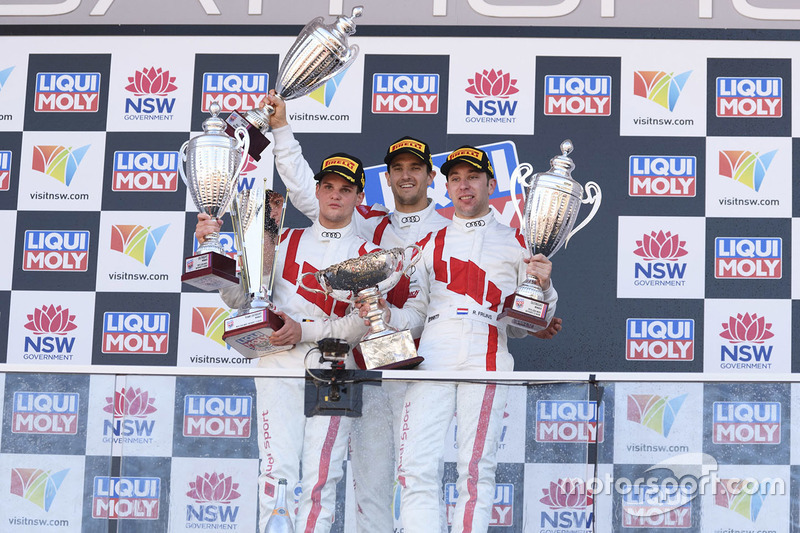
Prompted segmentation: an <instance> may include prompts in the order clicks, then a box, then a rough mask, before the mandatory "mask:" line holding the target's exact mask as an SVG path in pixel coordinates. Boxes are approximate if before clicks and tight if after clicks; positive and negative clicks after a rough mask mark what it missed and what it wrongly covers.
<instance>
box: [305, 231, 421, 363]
mask: <svg viewBox="0 0 800 533" xmlns="http://www.w3.org/2000/svg"><path fill="white" fill-rule="evenodd" d="M409 248H410V249H412V250H416V251H417V253H416V254H415V255H414V258H413V259H412V260H411V261H410V262H409V263H408V265H406V266H405V268H404V267H403V264H404V262H405V251H406V250H408V249H409ZM419 252H420V249H419V246H417V245H412V246H408V247H406V248H392V249H390V250H378V251H375V252H372V253H369V254H365V255H362V256H359V257H354V258H352V259H347V260H346V261H342V262H341V263H337V264H335V265H332V266H330V267H328V268H326V269H323V270H320V271H318V272H307V273H306V274H304V275H303V276H301V277H300V285H301V286H302V287H303V288H304V289H306V290H308V291H311V292H316V293H321V294H325V295H326V296H330V297H332V298H334V299H336V300H339V301H341V302H347V303H349V304H354V303H355V302H356V301H357V300H361V301H364V302H366V303H367V304H369V311H368V312H367V316H366V319H367V320H369V323H370V325H369V331H368V332H367V333H366V334H365V335H364V336H363V337H362V339H361V342H360V343H359V345H358V347H359V349H360V351H361V357H362V359H363V367H364V369H366V370H388V369H394V368H396V369H406V368H414V367H415V366H417V365H419V364H420V363H421V362H422V361H423V358H422V357H421V356H419V355H417V350H416V347H415V346H414V338H413V337H412V336H411V332H410V331H408V330H404V331H398V330H396V329H395V328H393V327H391V326H389V325H388V324H386V322H385V321H384V320H383V315H384V311H383V310H382V309H380V308H379V307H378V300H379V299H380V298H381V296H382V295H383V294H386V293H387V292H389V291H390V290H392V289H393V288H394V286H395V285H397V284H398V283H399V282H400V280H401V279H402V277H403V276H404V275H406V273H407V272H408V270H410V269H411V267H413V266H414V264H415V263H416V262H417V261H419V258H420V257H421V254H420V253H419ZM308 276H314V278H315V279H316V281H317V283H318V284H319V286H320V287H322V289H317V288H313V287H309V286H307V285H306V284H305V279H306V278H307V277H308ZM359 366H361V364H359Z"/></svg>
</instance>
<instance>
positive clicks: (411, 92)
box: [372, 74, 439, 115]
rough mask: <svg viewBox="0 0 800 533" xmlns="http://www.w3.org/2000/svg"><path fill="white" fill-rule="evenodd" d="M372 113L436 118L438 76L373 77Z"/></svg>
mask: <svg viewBox="0 0 800 533" xmlns="http://www.w3.org/2000/svg"><path fill="white" fill-rule="evenodd" d="M372 112H373V113H405V114H431V115H433V114H436V113H438V112H439V75H438V74H373V76H372Z"/></svg>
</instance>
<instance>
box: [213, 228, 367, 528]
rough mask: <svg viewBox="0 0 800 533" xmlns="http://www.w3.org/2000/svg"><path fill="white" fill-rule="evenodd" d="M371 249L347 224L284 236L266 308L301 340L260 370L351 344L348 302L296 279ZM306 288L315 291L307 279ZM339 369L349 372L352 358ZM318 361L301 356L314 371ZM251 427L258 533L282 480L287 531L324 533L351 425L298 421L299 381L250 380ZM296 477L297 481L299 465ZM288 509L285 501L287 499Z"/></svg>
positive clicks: (237, 294) (229, 295) (237, 292)
mask: <svg viewBox="0 0 800 533" xmlns="http://www.w3.org/2000/svg"><path fill="white" fill-rule="evenodd" d="M376 249H377V248H376V247H374V246H372V245H370V244H368V243H367V242H366V241H364V240H363V239H361V238H359V237H357V236H356V234H355V230H354V227H353V225H352V224H350V225H348V226H347V227H345V228H342V229H335V230H329V229H326V228H324V227H322V226H321V225H320V224H319V222H315V223H314V224H313V225H312V226H311V227H310V228H305V229H292V230H287V231H285V232H284V233H283V235H282V236H281V244H280V248H279V251H278V258H277V261H278V264H277V268H276V279H275V280H274V298H273V303H274V304H275V305H276V307H277V308H278V310H280V311H283V312H284V313H286V314H287V315H289V316H290V317H291V318H292V319H294V320H296V321H297V322H299V323H300V324H301V328H302V338H301V341H300V342H299V343H298V344H297V345H296V346H295V347H294V348H292V349H291V350H288V351H285V352H279V353H276V354H272V355H267V356H264V357H262V358H261V359H260V360H259V365H258V366H259V367H261V368H285V369H286V368H294V369H296V368H303V359H304V358H305V356H306V354H307V353H308V351H309V350H310V349H311V348H313V347H315V346H316V344H315V343H316V341H317V340H320V339H322V338H324V337H337V338H341V339H345V340H346V341H348V342H349V343H351V345H352V344H354V343H355V342H357V341H358V340H359V339H360V338H361V335H362V334H363V331H364V325H363V320H362V319H361V318H359V317H358V315H357V314H355V313H350V309H349V306H348V304H346V303H342V302H339V301H336V300H334V299H332V298H330V297H325V296H323V295H321V294H316V293H312V292H310V291H306V290H305V289H303V288H301V287H300V282H299V277H300V276H301V275H302V274H304V273H307V272H316V271H318V270H321V269H323V268H326V267H328V266H330V265H332V264H335V263H339V262H341V261H344V260H345V259H349V258H351V257H356V256H359V255H363V254H365V253H368V252H372V251H374V250H376ZM304 281H305V284H306V285H307V286H309V287H314V288H320V287H319V285H318V284H317V282H316V280H315V279H314V277H313V276H307V277H306V278H305V280H304ZM220 292H221V295H222V297H223V300H224V301H225V303H226V304H228V306H230V307H232V308H238V307H239V306H240V305H241V304H242V303H244V299H245V298H244V293H243V291H242V289H241V285H239V286H236V287H233V288H231V289H224V290H222V291H220ZM348 359H349V360H348V362H347V363H348V364H347V366H349V367H352V366H353V364H352V356H350V357H349V358H348ZM318 361H319V355H316V356H315V354H311V355H310V356H309V366H310V367H312V368H315V367H318V366H319V364H318ZM255 383H256V392H257V402H256V403H257V409H258V411H257V413H258V415H257V417H258V418H257V427H258V448H259V457H260V475H259V478H258V488H259V509H260V514H259V531H262V532H263V531H264V529H265V528H266V524H267V520H268V519H269V516H270V513H271V511H272V509H273V508H274V506H275V498H276V497H277V490H278V479H279V478H286V479H287V480H288V486H289V487H290V490H291V488H292V487H295V486H296V485H297V482H298V480H299V481H300V482H301V487H302V494H301V496H300V501H299V504H298V511H297V517H296V521H295V531H296V532H298V533H302V532H307V533H311V532H315V533H321V532H327V531H329V530H330V528H331V524H332V522H333V520H334V508H335V503H336V483H337V482H338V481H339V480H340V479H341V478H342V475H343V470H342V464H343V462H344V460H345V458H346V456H347V439H348V435H349V433H350V425H351V423H352V419H351V418H348V417H340V416H314V417H311V418H306V417H305V415H304V409H303V407H304V388H305V382H304V380H303V379H299V378H291V379H289V378H256V380H255ZM301 463H302V469H303V476H302V479H301V478H300V464H301ZM289 501H290V506H291V501H292V500H291V498H289Z"/></svg>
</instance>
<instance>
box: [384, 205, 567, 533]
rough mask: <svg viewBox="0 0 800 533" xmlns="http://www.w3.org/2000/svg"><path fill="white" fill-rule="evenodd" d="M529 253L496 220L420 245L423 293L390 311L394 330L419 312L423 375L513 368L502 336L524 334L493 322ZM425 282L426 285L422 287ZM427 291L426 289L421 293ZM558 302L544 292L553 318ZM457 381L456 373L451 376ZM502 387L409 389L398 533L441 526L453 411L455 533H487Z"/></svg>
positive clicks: (467, 223)
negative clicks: (422, 312) (442, 470)
mask: <svg viewBox="0 0 800 533" xmlns="http://www.w3.org/2000/svg"><path fill="white" fill-rule="evenodd" d="M526 255H527V252H526V251H525V248H524V245H523V241H522V237H521V235H520V234H519V232H518V231H516V230H514V229H511V228H509V227H507V226H504V225H502V224H500V223H499V222H497V220H496V219H495V217H494V214H492V213H489V214H488V215H486V216H484V217H482V218H479V219H472V220H465V219H459V218H458V217H454V218H453V222H452V224H450V225H449V226H447V227H446V228H444V229H442V230H440V231H438V232H436V233H433V234H431V235H429V236H428V237H426V239H425V240H424V248H423V252H422V259H421V260H420V261H419V262H418V263H417V273H416V274H415V276H418V278H419V279H418V280H419V283H420V285H421V286H422V290H420V293H419V296H418V297H417V298H412V299H409V301H408V303H407V304H406V306H405V307H404V308H403V309H394V310H392V320H391V323H392V324H393V325H394V324H396V322H395V321H396V320H397V321H398V322H399V323H402V322H404V321H409V320H412V319H410V318H408V317H405V318H404V317H403V315H407V314H408V313H412V312H414V311H415V310H418V309H420V307H419V306H420V304H423V306H422V307H421V308H422V309H425V306H424V301H423V300H424V299H425V298H427V299H428V302H427V311H426V318H425V329H424V331H423V333H422V339H421V341H420V346H419V354H420V355H421V356H423V357H424V358H425V361H424V362H423V363H422V364H421V365H420V368H421V369H424V370H438V371H462V370H466V371H470V370H472V371H511V370H513V369H514V359H513V357H512V355H511V354H510V353H509V351H508V349H507V346H506V341H507V330H508V333H511V334H513V335H514V336H523V335H525V334H526V332H525V331H523V330H520V329H518V328H513V327H506V326H505V325H503V324H502V323H498V321H497V314H498V313H499V312H500V311H502V307H503V303H504V301H505V299H506V298H507V297H508V296H509V295H511V294H513V293H514V291H515V290H516V288H517V286H518V285H519V284H520V283H521V282H522V281H523V280H524V279H525V277H526V276H525V268H526V265H525V263H524V262H523V258H524V257H525V256H526ZM426 285H427V287H426ZM426 289H427V290H426ZM557 298H558V296H557V294H556V291H555V288H553V286H552V284H551V286H550V288H549V289H548V290H547V291H545V300H546V301H547V302H548V303H549V304H550V305H549V308H548V311H547V315H546V318H545V320H546V321H547V322H549V321H550V320H551V319H552V317H553V314H554V313H555V307H556V305H555V303H556V300H557ZM454 377H456V374H455V373H454ZM507 391H508V386H504V385H496V384H480V383H463V382H462V383H434V382H418V383H411V384H410V385H409V386H408V389H407V391H406V396H405V403H404V406H403V415H402V426H401V430H400V435H399V442H400V450H399V459H398V472H397V473H398V482H399V483H400V486H401V487H402V502H403V503H402V508H401V518H402V522H403V528H404V531H405V533H427V532H429V531H431V527H430V524H432V523H435V522H436V521H438V517H439V505H438V499H439V498H438V495H439V491H440V486H441V485H440V484H441V478H440V476H438V465H439V464H440V463H441V461H442V457H443V454H444V446H443V441H444V438H445V435H446V433H447V429H448V427H449V425H450V422H451V421H452V419H453V415H454V413H455V414H456V423H457V424H458V436H457V445H458V462H457V470H458V481H457V483H456V490H457V492H458V499H457V501H456V507H455V512H454V514H453V515H452V530H451V531H452V532H453V533H456V532H473V531H476V532H485V531H486V530H487V528H488V526H489V520H490V518H491V510H492V503H493V501H494V488H495V469H496V467H497V456H496V454H497V446H498V439H499V436H500V431H501V429H502V419H503V410H504V407H505V403H506V396H507Z"/></svg>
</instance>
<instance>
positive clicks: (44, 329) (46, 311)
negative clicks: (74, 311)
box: [25, 305, 78, 335]
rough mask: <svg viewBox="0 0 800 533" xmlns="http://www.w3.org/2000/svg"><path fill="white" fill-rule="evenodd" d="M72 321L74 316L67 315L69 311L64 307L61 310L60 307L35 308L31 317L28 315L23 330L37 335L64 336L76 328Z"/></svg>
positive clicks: (45, 306) (44, 306)
mask: <svg viewBox="0 0 800 533" xmlns="http://www.w3.org/2000/svg"><path fill="white" fill-rule="evenodd" d="M74 320H75V315H71V314H69V309H68V308H66V307H65V308H63V309H62V308H61V306H60V305H49V306H47V305H43V306H42V307H41V309H39V308H37V309H36V310H34V312H33V314H32V315H28V323H27V324H25V329H28V330H30V331H32V332H34V333H35V334H37V335H42V334H44V333H53V334H55V335H66V334H67V332H69V331H72V330H73V329H75V328H77V327H78V326H77V324H75V322H74Z"/></svg>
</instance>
